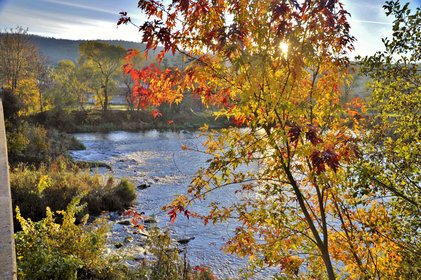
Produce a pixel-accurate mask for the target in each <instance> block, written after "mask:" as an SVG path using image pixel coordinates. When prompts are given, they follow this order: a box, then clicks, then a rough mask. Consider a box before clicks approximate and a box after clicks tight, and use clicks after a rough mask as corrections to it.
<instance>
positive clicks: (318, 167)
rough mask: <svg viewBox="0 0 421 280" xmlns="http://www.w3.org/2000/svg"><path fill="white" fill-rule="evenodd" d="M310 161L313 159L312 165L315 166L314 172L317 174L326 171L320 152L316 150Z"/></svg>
mask: <svg viewBox="0 0 421 280" xmlns="http://www.w3.org/2000/svg"><path fill="white" fill-rule="evenodd" d="M310 159H311V163H312V164H313V167H314V170H315V171H316V174H320V173H322V172H323V171H325V170H326V168H325V163H324V160H323V157H322V155H321V153H320V151H318V150H315V151H314V152H313V153H312V154H311V156H310Z"/></svg>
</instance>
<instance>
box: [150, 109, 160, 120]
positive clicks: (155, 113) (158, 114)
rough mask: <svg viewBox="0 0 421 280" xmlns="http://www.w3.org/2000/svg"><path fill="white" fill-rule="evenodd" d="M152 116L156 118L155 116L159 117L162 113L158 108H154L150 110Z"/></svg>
mask: <svg viewBox="0 0 421 280" xmlns="http://www.w3.org/2000/svg"><path fill="white" fill-rule="evenodd" d="M152 116H153V118H154V119H156V118H159V117H161V116H162V114H161V112H159V110H158V109H155V110H153V111H152Z"/></svg>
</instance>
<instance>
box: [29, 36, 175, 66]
mask: <svg viewBox="0 0 421 280" xmlns="http://www.w3.org/2000/svg"><path fill="white" fill-rule="evenodd" d="M30 37H31V41H32V42H33V43H34V44H35V45H36V46H37V47H38V49H39V51H40V52H41V54H42V55H44V56H46V57H48V62H49V63H50V64H52V65H56V64H57V63H58V62H59V61H60V60H62V59H70V60H72V61H76V60H77V59H78V58H79V44H80V43H82V42H86V41H87V40H66V39H56V38H47V37H41V36H36V35H30ZM95 41H98V42H105V43H108V44H112V45H117V46H121V47H123V48H125V49H138V50H140V51H142V50H144V49H145V44H142V43H136V42H129V41H121V40H95ZM161 50H162V48H161V47H158V48H157V50H156V52H159V51H161ZM165 57H166V58H167V59H168V61H169V63H170V65H174V64H176V61H175V60H177V59H176V57H177V54H176V56H175V57H173V56H172V55H169V54H168V55H166V56H165Z"/></svg>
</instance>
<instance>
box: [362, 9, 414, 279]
mask: <svg viewBox="0 0 421 280" xmlns="http://www.w3.org/2000/svg"><path fill="white" fill-rule="evenodd" d="M383 7H384V9H385V11H386V15H388V16H392V17H394V22H393V34H392V37H390V38H384V39H383V44H384V47H385V50H384V51H381V52H380V51H379V52H377V53H376V54H374V55H372V56H369V57H365V58H363V59H361V61H360V62H361V67H362V72H363V73H364V74H366V75H367V76H368V77H370V79H371V82H370V84H369V88H370V89H371V90H372V101H371V104H370V109H371V110H370V111H371V114H370V115H371V120H370V122H369V125H370V127H369V131H370V133H369V134H367V136H366V137H365V139H364V141H365V142H364V146H363V147H364V154H365V155H366V156H365V157H364V158H362V160H361V163H360V166H359V170H360V174H359V176H358V178H360V182H359V183H360V184H359V186H360V187H359V189H358V190H359V191H360V192H364V191H365V190H367V189H369V190H376V194H377V195H378V194H383V195H387V196H389V197H390V198H389V199H388V200H387V203H386V205H387V207H388V209H389V213H388V216H389V217H390V219H391V220H392V221H393V223H394V225H395V227H396V232H395V235H394V236H389V237H390V238H394V239H395V240H397V242H398V243H399V244H400V246H402V247H403V248H405V253H406V254H405V255H404V257H405V261H404V265H403V266H402V272H401V273H402V274H401V275H405V276H404V277H405V278H407V279H410V278H412V277H415V276H416V275H420V273H421V262H420V260H419V256H420V254H421V235H420V228H421V218H420V217H421V171H420V170H421V146H420V141H421V102H420V101H421V75H420V62H421V9H420V8H419V7H418V8H417V9H416V10H415V11H411V9H410V6H409V3H406V4H401V3H400V2H399V1H387V2H386V4H385V5H384V6H383ZM404 273H405V274H404Z"/></svg>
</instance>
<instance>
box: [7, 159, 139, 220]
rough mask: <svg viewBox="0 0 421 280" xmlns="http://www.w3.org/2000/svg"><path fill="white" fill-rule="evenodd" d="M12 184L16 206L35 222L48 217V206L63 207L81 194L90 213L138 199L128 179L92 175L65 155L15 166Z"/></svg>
mask: <svg viewBox="0 0 421 280" xmlns="http://www.w3.org/2000/svg"><path fill="white" fill-rule="evenodd" d="M10 185H11V190H12V201H13V206H14V207H16V206H18V207H19V208H20V212H21V213H22V215H23V216H24V217H27V218H30V219H31V220H33V221H39V220H41V219H42V218H44V217H45V216H44V215H45V209H46V207H50V209H51V210H52V211H58V210H63V209H65V208H66V206H67V205H68V204H69V203H70V201H72V200H73V199H74V198H75V197H81V201H82V202H83V203H86V204H87V205H86V211H87V213H89V214H91V215H98V214H100V213H101V212H102V211H118V210H124V209H127V208H129V207H131V206H132V205H133V202H134V201H135V199H136V188H135V186H134V185H133V184H132V183H130V182H129V181H128V180H126V179H122V180H119V181H116V180H115V179H114V178H113V177H109V178H108V179H105V178H104V177H102V176H100V175H97V174H94V175H91V174H90V172H89V171H86V170H82V169H80V168H79V167H78V166H76V165H75V164H73V163H70V162H68V161H67V160H65V159H64V158H61V159H58V160H56V161H54V162H52V163H50V164H49V165H45V164H41V165H40V166H39V167H37V168H35V167H28V166H26V165H23V164H21V165H19V166H17V167H15V168H12V169H11V172H10Z"/></svg>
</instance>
